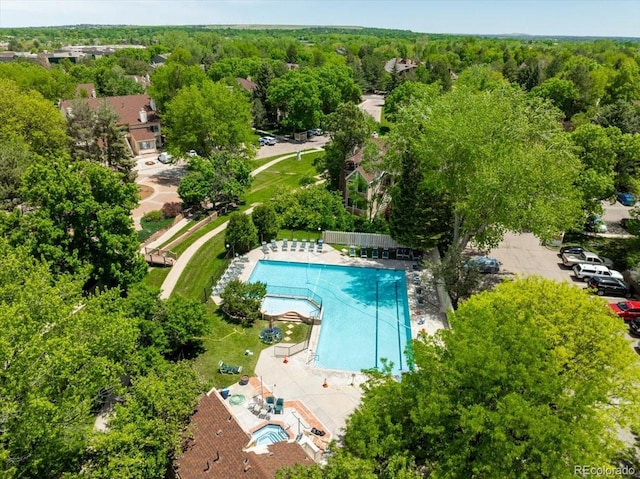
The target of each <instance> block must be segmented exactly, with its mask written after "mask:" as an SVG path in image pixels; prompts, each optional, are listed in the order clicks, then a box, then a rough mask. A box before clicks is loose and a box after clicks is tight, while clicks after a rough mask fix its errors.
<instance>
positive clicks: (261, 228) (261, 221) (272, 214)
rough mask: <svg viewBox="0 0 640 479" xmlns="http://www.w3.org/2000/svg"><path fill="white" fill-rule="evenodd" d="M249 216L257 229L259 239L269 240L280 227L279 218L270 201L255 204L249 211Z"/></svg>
mask: <svg viewBox="0 0 640 479" xmlns="http://www.w3.org/2000/svg"><path fill="white" fill-rule="evenodd" d="M251 218H252V219H253V224H254V225H256V228H257V230H258V237H259V238H260V241H269V240H270V239H271V238H275V237H276V235H277V234H278V228H279V227H280V219H279V218H278V214H277V213H276V210H275V209H274V207H273V205H272V204H271V203H266V204H262V205H258V206H256V207H255V208H254V209H253V213H251Z"/></svg>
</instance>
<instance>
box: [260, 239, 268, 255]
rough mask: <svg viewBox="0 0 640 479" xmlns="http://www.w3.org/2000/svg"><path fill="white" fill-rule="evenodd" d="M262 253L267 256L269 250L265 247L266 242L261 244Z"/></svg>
mask: <svg viewBox="0 0 640 479" xmlns="http://www.w3.org/2000/svg"><path fill="white" fill-rule="evenodd" d="M262 252H263V253H264V254H269V248H268V246H267V242H266V241H263V242H262Z"/></svg>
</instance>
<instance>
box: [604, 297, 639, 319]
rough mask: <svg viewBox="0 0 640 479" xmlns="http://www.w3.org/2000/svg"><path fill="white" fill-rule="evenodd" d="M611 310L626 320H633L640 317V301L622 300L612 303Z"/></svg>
mask: <svg viewBox="0 0 640 479" xmlns="http://www.w3.org/2000/svg"><path fill="white" fill-rule="evenodd" d="M609 307H610V308H611V310H612V311H613V312H614V313H616V314H617V315H618V316H620V317H621V318H622V319H624V320H625V321H632V320H634V319H636V318H640V301H621V302H619V303H610V304H609Z"/></svg>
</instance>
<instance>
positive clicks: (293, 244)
mask: <svg viewBox="0 0 640 479" xmlns="http://www.w3.org/2000/svg"><path fill="white" fill-rule="evenodd" d="M297 247H298V240H297V238H293V240H292V241H291V251H295V250H296V248H297Z"/></svg>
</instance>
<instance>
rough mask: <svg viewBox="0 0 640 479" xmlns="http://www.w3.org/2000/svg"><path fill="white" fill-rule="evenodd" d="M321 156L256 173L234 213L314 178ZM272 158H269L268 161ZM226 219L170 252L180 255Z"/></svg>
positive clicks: (203, 230)
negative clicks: (311, 177)
mask: <svg viewBox="0 0 640 479" xmlns="http://www.w3.org/2000/svg"><path fill="white" fill-rule="evenodd" d="M321 154H322V152H313V153H307V154H305V155H302V158H301V160H300V161H298V160H297V159H296V158H295V157H293V158H289V159H286V160H283V161H281V162H280V163H278V164H276V165H273V166H272V167H271V168H268V169H266V170H265V171H263V172H261V173H258V174H257V175H256V176H255V178H254V179H253V183H252V184H251V191H250V192H249V193H248V194H246V195H245V197H244V199H245V202H246V204H245V205H242V206H240V207H239V208H238V209H237V210H236V211H245V210H246V209H247V208H249V207H250V206H251V204H253V203H263V202H265V201H266V200H268V199H269V198H271V196H272V195H273V192H274V191H275V189H276V188H277V187H284V188H288V189H294V188H297V187H299V181H300V178H301V177H302V176H304V175H309V176H314V175H316V174H317V171H316V169H315V167H314V166H313V160H314V159H315V158H317V157H318V156H319V155H321ZM280 156H283V155H280ZM274 158H276V157H274ZM274 158H270V159H269V161H270V160H272V159H274ZM256 161H257V160H256ZM265 163H266V162H265ZM228 219H229V218H228V215H224V216H220V217H218V218H216V219H215V220H213V221H212V222H211V223H208V224H207V225H205V226H203V227H202V228H200V229H199V230H198V231H196V232H195V233H194V234H192V235H190V236H189V237H188V238H187V239H185V240H184V241H183V242H181V243H180V244H179V245H177V246H175V247H174V248H173V249H172V250H173V251H174V252H175V253H177V254H182V253H183V252H184V251H185V250H186V249H187V248H188V247H189V246H191V245H192V244H193V243H194V242H195V241H196V240H197V239H198V238H201V237H202V236H204V235H205V234H207V233H208V232H209V231H211V230H213V229H215V228H217V227H218V226H220V225H221V224H222V223H224V222H225V221H227V220H228ZM192 226H193V223H190V224H189V225H187V226H185V227H184V228H182V229H181V230H180V231H179V232H178V233H176V234H175V235H173V236H172V237H171V239H169V240H168V241H167V242H165V244H168V243H169V242H171V241H173V240H174V239H175V238H177V237H178V236H180V235H181V234H183V233H184V232H186V231H187V230H188V229H189V228H190V227H192Z"/></svg>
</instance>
